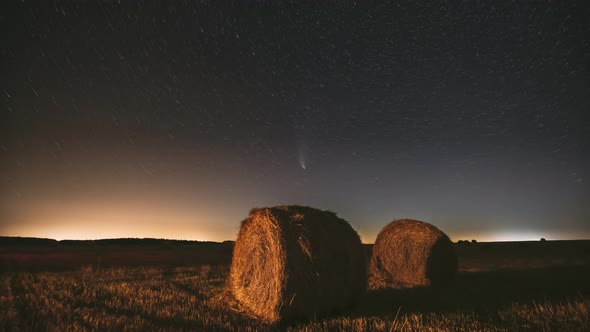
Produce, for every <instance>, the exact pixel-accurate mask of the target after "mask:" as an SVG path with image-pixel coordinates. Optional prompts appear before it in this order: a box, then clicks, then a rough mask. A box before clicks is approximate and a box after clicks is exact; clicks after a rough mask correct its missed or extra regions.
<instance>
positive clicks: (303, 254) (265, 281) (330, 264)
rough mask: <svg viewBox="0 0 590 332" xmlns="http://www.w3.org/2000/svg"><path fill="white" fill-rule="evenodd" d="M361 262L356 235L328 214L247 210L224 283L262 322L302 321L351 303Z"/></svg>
mask: <svg viewBox="0 0 590 332" xmlns="http://www.w3.org/2000/svg"><path fill="white" fill-rule="evenodd" d="M365 264H366V259H365V256H364V252H363V247H362V244H361V241H360V238H359V236H358V234H357V233H356V232H355V231H354V230H353V229H352V227H351V226H350V224H349V223H348V222H346V221H345V220H343V219H340V218H338V217H337V216H336V214H334V213H333V212H329V211H321V210H317V209H314V208H310V207H304V206H277V207H272V208H261V209H252V210H251V211H250V214H249V216H248V218H246V219H245V220H244V221H242V223H241V226H240V231H239V233H238V239H237V240H236V243H235V247H234V253H233V258H232V265H231V272H230V280H229V284H230V288H231V291H232V293H233V294H234V296H235V297H236V299H237V300H238V301H239V302H240V303H241V304H242V305H243V306H244V307H245V308H246V309H248V311H250V312H251V313H252V314H254V315H256V316H258V317H259V318H261V319H262V320H264V321H267V322H270V323H275V322H278V321H284V320H290V319H308V318H314V317H316V315H323V314H327V313H330V312H333V311H336V310H339V309H342V308H344V307H346V306H349V305H351V304H353V303H354V302H355V301H356V300H357V299H358V298H359V297H360V296H361V295H362V294H363V293H364V292H365V290H366V283H367V279H366V265H365Z"/></svg>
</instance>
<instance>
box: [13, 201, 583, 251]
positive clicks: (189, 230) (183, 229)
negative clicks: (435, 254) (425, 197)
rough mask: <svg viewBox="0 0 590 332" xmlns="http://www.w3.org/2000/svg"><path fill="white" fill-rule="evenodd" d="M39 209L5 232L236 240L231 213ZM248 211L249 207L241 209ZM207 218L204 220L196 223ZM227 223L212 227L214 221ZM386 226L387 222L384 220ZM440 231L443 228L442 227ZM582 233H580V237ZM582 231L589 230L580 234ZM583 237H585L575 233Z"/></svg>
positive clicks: (457, 235)
mask: <svg viewBox="0 0 590 332" xmlns="http://www.w3.org/2000/svg"><path fill="white" fill-rule="evenodd" d="M37 211H38V212H39V214H28V215H26V216H22V218H19V222H18V223H14V224H10V225H6V226H5V227H4V229H3V232H2V233H3V234H2V235H5V236H23V237H40V238H51V239H56V240H65V239H71V240H96V239H108V238H161V239H178V240H197V241H225V240H235V236H236V234H237V231H238V227H239V221H240V220H241V219H240V217H236V218H235V220H236V222H235V223H233V226H228V225H232V223H215V222H211V220H212V219H219V218H221V219H227V218H229V217H230V216H227V215H226V216H223V215H217V216H211V217H210V216H205V215H202V216H197V213H196V212H195V211H183V212H182V213H179V212H172V211H162V210H157V209H154V208H149V207H148V206H135V208H129V207H126V208H122V207H120V206H119V207H117V206H111V207H110V208H91V207H88V206H86V207H78V208H70V209H63V208H62V209H59V210H58V209H52V208H47V207H45V208H43V209H38V210H37ZM246 213H247V211H246V212H245V213H244V216H245V214H246ZM199 221H205V222H199ZM216 224H218V225H226V226H219V227H215V225H216ZM352 225H353V227H354V228H355V229H357V231H358V232H359V235H360V236H361V239H362V241H363V242H364V243H373V242H374V240H375V238H376V236H377V232H378V230H376V231H375V229H373V230H371V231H365V230H363V228H362V227H361V228H357V227H356V226H357V225H355V224H354V222H352ZM384 225H385V223H384ZM443 230H444V229H443ZM448 235H449V237H450V238H451V240H452V241H455V242H456V241H458V240H472V239H476V240H477V241H479V242H509V241H538V240H539V239H541V238H546V239H548V240H566V239H576V238H577V237H576V234H565V233H550V232H539V231H533V230H514V231H506V230H504V231H496V232H488V233H477V232H475V231H470V232H448ZM580 235H582V234H578V236H580ZM583 235H586V236H587V234H583ZM578 238H580V239H581V238H583V237H578Z"/></svg>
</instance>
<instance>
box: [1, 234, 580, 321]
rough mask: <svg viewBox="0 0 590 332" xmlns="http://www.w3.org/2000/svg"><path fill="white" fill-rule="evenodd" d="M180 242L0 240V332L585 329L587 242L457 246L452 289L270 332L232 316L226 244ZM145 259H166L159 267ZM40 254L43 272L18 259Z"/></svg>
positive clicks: (385, 297) (378, 302)
mask: <svg viewBox="0 0 590 332" xmlns="http://www.w3.org/2000/svg"><path fill="white" fill-rule="evenodd" d="M0 244H2V242H1V241H0ZM191 246H192V244H186V243H184V244H182V246H175V245H166V246H160V247H159V248H160V249H157V247H158V246H157V245H155V246H152V247H150V248H146V247H145V245H141V244H137V243H136V244H134V245H131V246H120V245H118V246H117V245H112V244H109V245H108V246H97V245H95V244H93V245H91V246H86V247H85V248H86V249H84V250H83V249H80V247H79V246H78V247H77V246H69V247H68V248H63V247H62V246H60V245H55V246H54V247H52V248H50V249H48V248H47V246H45V245H43V246H30V245H28V246H22V245H15V244H14V243H11V244H9V245H6V244H5V242H4V245H2V246H0V263H2V264H1V265H0V267H1V268H2V273H1V276H0V330H2V331H17V330H20V331H84V330H86V331H92V330H112V331H128V330H131V331H177V330H185V331H261V330H286V331H335V330H342V331H396V330H400V331H429V330H430V331H507V330H508V331H512V330H529V331H587V330H590V286H589V285H588V284H589V283H588V280H590V261H589V253H590V241H555V242H553V241H547V242H545V243H541V242H523V243H479V244H469V245H466V244H463V245H456V249H457V253H458V256H459V265H460V267H459V269H460V273H459V275H458V278H457V282H456V284H455V286H453V287H452V288H449V289H446V290H444V291H441V292H437V293H432V292H429V291H427V290H420V289H414V290H404V291H381V292H369V293H367V295H366V296H365V297H364V298H363V299H362V300H361V302H360V303H359V304H358V305H357V306H355V307H352V308H350V309H348V310H346V311H343V312H338V313H333V314H331V315H329V316H325V317H318V318H317V319H316V320H314V321H311V322H310V321H307V322H305V321H301V322H289V323H285V324H283V325H278V326H269V325H265V324H263V323H259V322H258V321H257V320H256V319H255V318H253V317H250V316H248V315H247V314H244V313H242V311H241V310H240V307H239V304H237V303H236V302H235V301H234V300H233V299H232V297H231V294H229V292H228V291H227V288H226V280H227V276H228V273H229V264H228V259H229V258H231V256H229V254H230V253H231V250H228V248H227V244H223V245H222V244H219V245H218V246H215V245H214V244H210V245H208V246H202V245H194V247H191ZM223 246H225V247H223ZM148 249H149V250H148ZM367 249H368V251H370V246H368V247H367ZM23 252H26V253H27V255H25V256H23ZM153 252H158V253H159V255H161V257H167V258H168V259H166V260H162V261H160V262H158V261H157V259H155V258H154V256H153ZM66 253H69V254H70V256H67V255H66V256H64V255H65V254H66ZM93 253H94V254H93ZM150 253H152V254H150ZM50 254H51V255H50ZM183 254H184V255H193V256H191V257H192V259H193V261H194V262H197V264H191V262H190V261H189V260H188V259H181V257H180V256H182V255H183ZM19 255H20V256H19ZM37 255H40V256H37ZM43 255H46V256H45V260H44V265H43V266H44V268H43V269H40V268H39V264H35V262H31V261H29V262H28V264H27V261H26V259H25V258H26V257H28V259H32V258H31V257H36V258H39V257H43ZM80 255H82V256H83V257H84V259H80V258H79V257H80ZM23 257H24V258H23ZM52 257H53V258H52ZM64 257H69V259H70V261H68V260H67V259H66V258H64ZM76 257H78V259H74V258H76ZM105 257H106V258H105ZM108 257H118V259H113V260H109V259H108ZM121 257H133V261H124V260H122V259H121ZM171 257H176V260H173V259H171ZM212 257H215V259H213V258H212ZM19 258H20V260H19ZM68 262H70V264H69V265H68V264H67V263H68ZM52 264H53V265H54V266H59V268H55V269H51V268H49V267H51V266H52Z"/></svg>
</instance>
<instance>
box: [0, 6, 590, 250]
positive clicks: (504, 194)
mask: <svg viewBox="0 0 590 332" xmlns="http://www.w3.org/2000/svg"><path fill="white" fill-rule="evenodd" d="M3 6H4V7H5V9H3V10H0V24H1V25H2V31H4V33H3V36H4V37H3V42H2V43H1V45H0V51H1V53H0V56H1V57H2V67H1V74H0V103H1V105H2V127H3V128H2V134H1V136H0V137H1V139H2V141H1V147H0V158H1V160H2V163H1V165H0V171H1V178H0V181H1V188H2V189H0V198H1V205H0V213H1V214H2V215H1V218H0V235H22V236H38V237H54V238H103V237H165V238H186V239H200V240H209V239H210V240H223V239H233V238H235V235H236V232H237V227H238V224H239V221H240V220H241V219H242V218H244V217H245V216H246V215H247V213H248V210H249V209H250V208H252V207H260V206H270V205H276V204H305V205H311V206H314V207H317V208H322V209H330V210H333V211H335V212H337V213H338V214H339V215H340V216H341V217H343V218H345V219H347V220H349V221H350V222H351V223H352V224H353V226H354V227H355V228H356V229H358V231H359V233H360V234H361V236H362V238H363V241H365V242H372V241H373V240H374V237H375V236H376V233H377V232H378V231H379V230H380V229H381V227H382V226H383V225H385V224H386V223H388V222H389V221H391V220H393V219H396V218H402V217H409V218H415V219H421V220H424V221H427V222H431V223H433V224H435V225H436V226H438V227H439V228H441V229H442V230H444V231H446V232H447V233H448V234H449V235H450V236H451V238H452V239H453V240H459V239H472V238H476V239H479V240H506V239H514V240H517V239H538V238H540V237H541V236H543V237H546V238H548V239H557V238H564V239H569V238H590V223H589V222H588V221H589V217H590V207H589V206H588V202H590V187H589V184H588V183H589V181H590V179H589V171H588V170H589V169H590V134H588V128H589V127H590V116H589V115H588V110H589V109H590V80H589V78H590V68H589V64H590V38H589V36H590V23H588V20H587V17H590V10H589V6H588V5H587V4H585V3H584V2H582V1H580V2H577V1H574V2H568V3H566V4H563V3H554V2H531V3H529V2H516V3H514V2H504V1H500V2H494V3H477V2H465V3H457V2H441V3H438V4H419V3H415V2H414V1H409V2H405V1H401V2H394V3H390V4H373V3H369V2H363V4H355V3H352V2H350V3H338V4H329V5H328V4H326V5H318V4H311V3H310V4H306V3H303V2H270V1H269V2H257V3H256V2H246V1H236V2H213V3H211V2H207V1H205V2H195V1H173V2H167V3H166V2H164V3H159V2H156V1H135V2H131V3H130V4H120V3H117V2H114V1H106V2H91V1H88V2H86V1H84V2H76V3H64V4H60V5H54V4H44V5H38V4H35V5H32V4H29V3H21V2H14V3H9V4H3Z"/></svg>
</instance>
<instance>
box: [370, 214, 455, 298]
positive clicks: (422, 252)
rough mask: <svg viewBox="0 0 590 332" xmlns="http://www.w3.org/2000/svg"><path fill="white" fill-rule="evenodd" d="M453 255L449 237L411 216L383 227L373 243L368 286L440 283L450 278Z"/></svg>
mask: <svg viewBox="0 0 590 332" xmlns="http://www.w3.org/2000/svg"><path fill="white" fill-rule="evenodd" d="M456 272H457V256H456V254H455V250H454V248H453V244H452V242H451V240H450V239H449V237H448V236H447V235H446V234H445V233H443V232H442V231H441V230H439V229H438V228H436V227H434V226H433V225H431V224H428V223H425V222H422V221H418V220H411V219H402V220H396V221H393V222H391V223H389V224H388V225H387V226H385V227H383V229H382V230H381V232H379V234H378V235H377V239H376V240H375V245H374V246H373V255H372V257H371V261H370V265H369V288H371V289H380V288H413V287H435V288H437V287H441V286H446V285H448V284H449V283H451V282H452V281H453V280H454V277H455V274H456Z"/></svg>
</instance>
